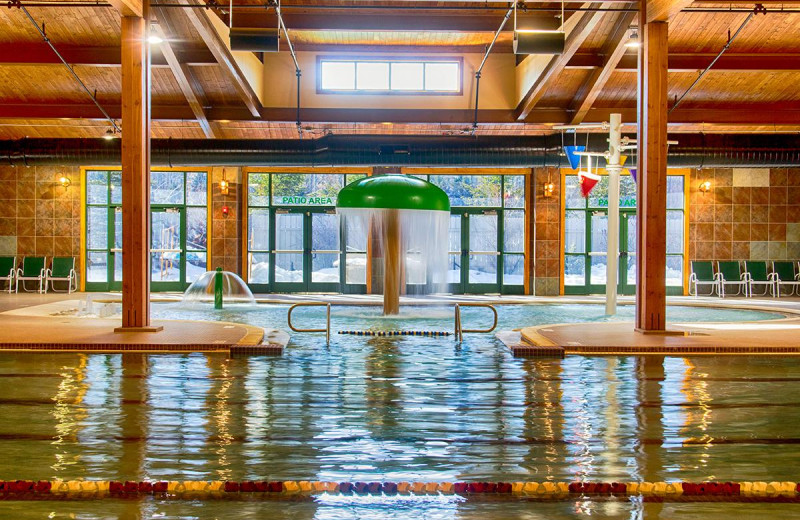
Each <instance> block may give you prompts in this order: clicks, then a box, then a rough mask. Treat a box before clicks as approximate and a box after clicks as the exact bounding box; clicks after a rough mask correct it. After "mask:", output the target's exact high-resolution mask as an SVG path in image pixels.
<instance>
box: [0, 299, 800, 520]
mask: <svg viewBox="0 0 800 520" xmlns="http://www.w3.org/2000/svg"><path fill="white" fill-rule="evenodd" d="M279 310H280V311H281V312H283V313H285V308H282V309H279ZM157 312H173V311H172V310H169V311H165V310H164V309H161V310H158V311H157ZM235 312H240V311H235ZM241 312H243V313H246V312H247V311H241ZM259 312H261V311H259ZM270 312H271V311H270ZM275 312H276V314H275V317H276V319H277V315H278V314H277V313H278V310H276V311H275ZM351 312H361V311H359V310H355V311H351ZM560 312H562V313H563V309H562V310H561V311H560ZM221 316H222V315H221ZM225 316H227V319H231V318H232V315H231V314H230V313H228V314H226V315H225ZM767 316H769V315H767ZM306 317H307V318H308V319H309V320H312V321H313V320H314V319H316V318H317V316H316V315H314V314H313V313H312V314H309V315H308V316H306ZM765 317H766V316H765ZM337 319H339V320H342V321H346V320H347V319H351V318H347V317H346V316H345V315H339V316H338V318H337ZM352 319H356V318H352ZM475 319H476V320H478V319H481V318H479V317H478V316H477V315H476V316H475ZM562 321H563V320H562ZM386 325H387V326H389V325H392V326H394V325H402V323H397V324H394V325H393V324H392V323H388V322H387V324H386ZM0 380H1V381H2V388H3V389H4V390H3V392H2V394H0V414H2V417H3V420H2V422H1V423H0V447H2V450H3V451H2V453H3V457H0V478H2V479H16V478H28V479H55V478H59V479H65V480H67V479H81V478H90V479H97V480H111V479H113V480H129V479H130V480H140V479H153V480H156V479H157V480H226V479H231V480H245V479H255V480H334V481H345V480H350V481H354V480H363V481H381V480H388V481H402V480H408V481H412V480H423V481H459V480H484V481H518V480H532V481H544V480H554V481H572V480H575V479H591V480H608V481H612V480H622V481H628V480H633V481H636V480H648V481H660V480H688V481H701V480H734V481H735V480H740V481H741V480H765V481H771V480H794V479H796V478H797V472H796V468H797V467H798V465H800V444H799V441H800V438H798V434H797V430H798V426H800V400H798V398H797V395H798V394H800V360H797V359H795V358H785V359H783V358H778V357H760V358H746V357H697V358H679V357H676V358H661V357H640V358H633V357H568V358H566V359H564V360H536V359H515V358H513V357H512V356H511V354H510V353H509V352H508V351H507V349H505V347H503V346H502V345H500V344H499V343H497V341H496V340H494V339H492V338H490V337H486V336H473V337H469V336H468V337H467V338H466V341H465V342H464V343H463V344H462V345H460V346H459V345H456V344H455V343H454V342H453V341H452V338H450V339H430V338H418V337H402V338H397V337H392V338H385V337H372V338H354V337H336V338H335V340H334V341H333V342H332V344H331V346H330V347H329V348H326V347H325V346H324V341H323V340H322V338H321V337H319V336H315V335H304V336H296V337H295V338H294V339H293V341H292V343H291V344H290V347H289V348H288V349H287V352H286V354H285V355H284V356H281V357H267V356H259V357H243V358H236V359H228V358H227V357H226V356H224V355H218V354H193V355H151V356H147V355H138V354H127V355H105V354H94V355H82V354H38V355H36V354H13V355H3V356H0ZM796 509H797V506H793V505H791V504H784V505H782V504H725V503H715V504H707V503H704V504H687V503H673V504H669V503H668V504H649V503H648V504H643V503H642V502H641V500H640V499H638V498H634V499H630V500H628V499H624V500H618V501H617V500H614V501H593V500H586V501H583V500H579V501H571V502H557V503H541V502H536V503H531V502H526V501H523V500H515V499H505V500H502V501H495V500H488V501H462V500H460V499H459V498H458V497H417V498H402V497H395V498H389V497H384V498H374V497H373V498H368V499H367V498H365V497H351V498H347V497H323V498H319V499H317V500H314V501H293V502H288V501H265V502H248V501H241V502H239V501H237V502H227V501H226V502H213V501H212V502H177V501H164V500H155V499H153V498H146V499H142V500H135V501H123V500H120V501H113V500H106V501H103V502H46V501H45V502H35V503H22V502H0V517H6V518H42V517H44V516H47V515H49V514H50V512H54V517H55V518H60V517H64V518H67V517H70V516H69V515H74V516H71V517H72V518H156V517H157V518H235V517H243V518H244V517H251V516H252V517H258V518H269V519H272V518H293V519H294V518H299V519H304V518H318V519H336V518H412V517H413V518H426V519H428V518H432V519H438V518H443V519H444V518H447V519H450V518H468V519H478V518H490V517H491V518H526V519H528V518H571V517H574V516H575V515H579V516H584V515H585V516H589V515H592V516H600V517H606V518H659V517H660V518H674V517H676V516H683V517H694V518H721V517H723V516H730V514H731V512H733V511H736V513H737V514H739V515H744V517H745V518H746V517H748V516H747V515H748V514H752V515H753V516H752V517H754V518H755V517H767V516H770V515H773V516H775V517H780V518H792V517H793V515H795V517H800V512H798V511H796Z"/></svg>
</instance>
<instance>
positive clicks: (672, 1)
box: [640, 0, 694, 23]
mask: <svg viewBox="0 0 800 520" xmlns="http://www.w3.org/2000/svg"><path fill="white" fill-rule="evenodd" d="M642 2H643V4H644V5H641V7H640V9H641V11H642V12H645V13H646V18H647V20H645V22H646V23H650V22H669V21H670V20H671V19H672V18H673V17H674V16H675V15H676V14H678V13H680V12H681V10H682V9H684V8H686V7H689V6H690V5H691V4H692V2H694V0H642Z"/></svg>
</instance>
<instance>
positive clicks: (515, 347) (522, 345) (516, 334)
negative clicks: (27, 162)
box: [495, 330, 564, 358]
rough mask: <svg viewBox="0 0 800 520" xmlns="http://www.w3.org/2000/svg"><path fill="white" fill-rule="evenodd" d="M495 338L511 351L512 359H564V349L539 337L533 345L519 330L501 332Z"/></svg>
mask: <svg viewBox="0 0 800 520" xmlns="http://www.w3.org/2000/svg"><path fill="white" fill-rule="evenodd" d="M495 337H496V338H497V339H498V340H500V341H501V342H502V343H503V344H504V345H505V346H507V347H508V348H509V349H511V352H512V354H513V355H514V357H557V358H563V357H564V349H563V348H562V347H560V346H558V345H556V344H554V343H552V342H551V341H549V340H548V339H547V338H545V337H544V336H539V338H537V341H538V342H537V343H534V342H531V341H530V340H529V339H528V338H526V337H525V336H524V335H523V333H522V332H521V331H519V330H501V331H498V332H497V334H495Z"/></svg>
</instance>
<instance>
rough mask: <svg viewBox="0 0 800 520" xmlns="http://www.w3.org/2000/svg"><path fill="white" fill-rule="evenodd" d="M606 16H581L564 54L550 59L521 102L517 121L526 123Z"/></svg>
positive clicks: (585, 14)
mask: <svg viewBox="0 0 800 520" xmlns="http://www.w3.org/2000/svg"><path fill="white" fill-rule="evenodd" d="M601 5H602V4H600V3H592V4H590V7H593V8H599V7H600V6H601ZM604 14H605V13H603V12H598V11H585V12H581V13H580V14H579V16H580V18H579V19H578V22H577V23H576V24H575V26H574V27H573V29H572V31H570V33H569V34H568V35H567V40H566V43H565V45H564V52H563V54H560V55H557V56H553V57H552V58H551V59H550V62H549V63H548V64H547V66H546V67H545V69H544V70H543V71H542V73H541V74H540V75H539V77H538V78H537V79H536V81H534V83H533V85H531V86H530V88H529V89H528V91H527V93H526V94H525V95H524V96H523V98H522V100H521V101H520V103H519V106H518V107H517V110H516V119H517V120H518V121H524V120H525V118H527V117H528V114H530V113H531V111H532V110H533V109H534V107H535V106H536V104H537V103H538V102H539V101H540V100H541V99H542V97H543V96H544V94H545V92H546V91H547V87H548V85H550V82H551V81H553V80H554V79H555V78H556V77H557V76H558V75H559V74H560V73H561V71H563V70H564V67H565V66H566V65H567V63H568V62H569V60H570V58H572V56H573V55H574V54H575V53H576V52H578V49H579V48H580V46H581V44H582V43H583V42H584V40H586V38H587V37H588V36H589V34H590V33H591V32H592V30H593V29H594V28H595V27H596V26H597V24H598V23H599V22H600V19H601V18H602V17H603V15H604Z"/></svg>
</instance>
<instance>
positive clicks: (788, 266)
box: [771, 262, 800, 298]
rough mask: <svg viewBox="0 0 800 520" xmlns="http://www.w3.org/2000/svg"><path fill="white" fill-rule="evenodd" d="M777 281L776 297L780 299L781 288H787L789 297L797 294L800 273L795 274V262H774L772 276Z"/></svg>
mask: <svg viewBox="0 0 800 520" xmlns="http://www.w3.org/2000/svg"><path fill="white" fill-rule="evenodd" d="M771 276H772V278H773V280H774V281H775V295H776V296H777V297H779V298H780V296H781V287H783V286H787V287H788V288H789V289H790V292H789V293H787V295H788V296H791V295H793V294H795V291H796V289H795V288H796V287H797V286H798V285H800V273H795V267H794V262H772V274H771Z"/></svg>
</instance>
